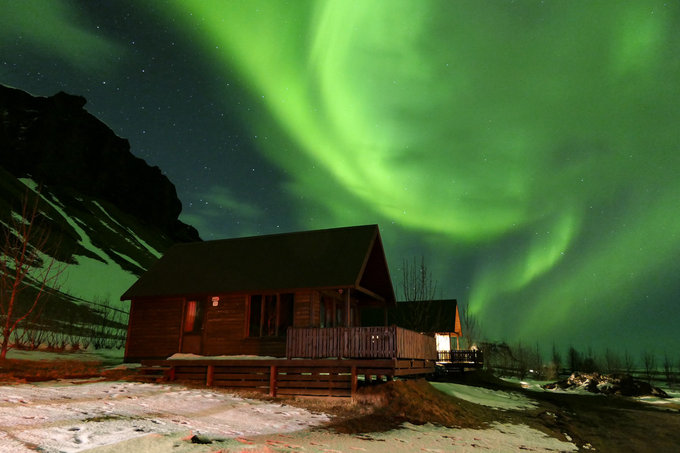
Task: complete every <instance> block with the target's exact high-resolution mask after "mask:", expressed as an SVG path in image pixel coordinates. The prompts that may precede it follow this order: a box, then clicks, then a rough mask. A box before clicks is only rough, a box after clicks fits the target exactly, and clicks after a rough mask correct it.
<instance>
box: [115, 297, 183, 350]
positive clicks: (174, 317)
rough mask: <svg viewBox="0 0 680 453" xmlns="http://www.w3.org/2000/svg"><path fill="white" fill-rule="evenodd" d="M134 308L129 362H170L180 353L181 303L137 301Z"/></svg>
mask: <svg viewBox="0 0 680 453" xmlns="http://www.w3.org/2000/svg"><path fill="white" fill-rule="evenodd" d="M131 304H132V305H131V307H130V320H129V324H128V337H127V343H126V346H125V361H126V362H136V361H139V360H141V359H145V358H166V357H168V356H170V355H172V354H174V353H176V352H177V351H178V350H179V341H180V332H181V324H182V306H183V301H182V300H181V299H172V300H167V299H166V300H142V301H140V300H133V301H132V302H131Z"/></svg>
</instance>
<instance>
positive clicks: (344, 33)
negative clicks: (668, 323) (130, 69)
mask: <svg viewBox="0 0 680 453" xmlns="http://www.w3.org/2000/svg"><path fill="white" fill-rule="evenodd" d="M678 6H679V5H678V4H677V3H674V4H673V5H672V6H665V5H664V3H661V2H654V3H649V2H634V3H633V2H630V3H626V4H625V6H621V5H620V4H618V2H614V3H612V2H597V3H595V4H593V3H592V2H578V4H577V3H576V2H569V3H567V2H547V4H544V3H543V2H540V3H539V2H520V4H519V5H518V4H515V3H509V2H489V3H484V4H482V3H481V2H476V1H469V2H447V1H443V2H439V1H437V2H433V1H393V2H390V7H389V8H388V7H386V6H385V3H384V2H377V1H369V2H365V1H357V2H350V1H345V0H337V1H328V2H308V3H304V2H294V3H293V4H288V3H284V2H268V1H265V2H259V3H257V4H254V2H246V3H240V2H239V3H226V4H225V3H222V2H217V3H209V2H199V3H198V4H197V3H195V2H180V3H178V4H177V9H176V11H174V13H177V12H180V13H181V12H182V11H184V12H187V11H191V12H192V15H191V16H188V15H187V14H184V17H187V21H188V23H187V25H189V26H190V27H191V29H193V30H195V32H196V33H199V34H200V35H201V37H202V39H203V43H204V45H205V49H206V50H205V51H206V52H211V53H212V54H213V58H215V59H218V60H220V61H223V63H224V65H225V67H234V66H235V67H237V68H238V69H239V71H241V73H242V74H243V77H244V79H245V80H247V81H248V88H249V89H250V91H251V93H252V95H253V96H257V97H261V98H262V99H263V102H264V104H265V106H266V113H267V115H266V116H265V115H262V112H258V115H259V116H256V115H253V117H252V118H251V121H252V122H253V123H254V124H255V126H254V130H259V131H270V135H269V136H267V137H269V138H270V139H269V140H268V141H267V142H266V143H265V144H263V145H262V146H261V148H260V149H261V152H263V153H265V154H266V155H267V156H268V157H269V158H270V159H271V160H272V161H273V162H275V163H276V164H277V165H279V166H281V167H283V168H285V169H286V171H287V172H289V173H290V174H291V175H293V176H292V180H293V182H292V183H291V185H290V187H289V190H290V191H292V192H293V193H297V194H298V195H300V196H305V197H307V198H310V197H311V198H312V199H313V201H316V202H317V203H318V204H319V205H320V206H323V207H325V208H326V211H325V212H323V213H322V214H319V215H317V216H315V217H316V218H322V219H324V221H323V222H318V221H313V222H310V224H309V227H321V226H326V225H327V224H328V223H331V224H332V223H334V222H337V223H347V222H350V221H351V220H352V219H355V218H357V217H358V218H362V219H364V218H365V219H375V218H379V219H381V222H396V223H398V224H399V225H401V226H402V227H404V228H405V229H408V230H411V231H414V232H420V233H426V234H430V235H434V236H435V237H436V238H437V239H436V243H435V244H432V245H431V246H432V247H433V248H435V247H440V246H442V247H445V248H447V247H448V248H450V250H456V249H463V250H471V249H483V250H485V251H486V253H487V254H488V255H487V256H486V257H483V258H481V259H478V260H477V261H476V262H475V263H471V264H474V265H475V269H474V271H473V273H472V277H473V279H472V281H471V282H469V285H470V288H471V290H470V299H469V304H470V309H471V311H472V312H473V313H475V314H476V315H477V316H478V318H479V319H480V320H482V321H481V322H482V324H483V325H484V327H485V331H486V333H487V334H489V331H491V332H495V335H497V336H498V337H499V338H507V337H514V338H525V339H529V340H530V339H534V338H542V339H545V338H550V337H552V338H555V336H557V337H559V338H564V336H565V335H566V334H568V332H569V331H580V330H581V329H582V328H584V327H586V328H587V327H592V328H595V326H601V327H602V328H604V327H606V326H605V325H606V324H609V323H614V324H615V325H616V324H617V323H620V324H619V325H620V329H621V331H626V332H628V334H627V335H623V336H629V335H631V336H633V337H635V340H637V341H642V342H643V343H644V339H643V338H640V336H639V334H636V333H635V331H636V330H637V331H639V330H640V327H639V326H637V324H638V323H646V322H654V320H655V319H656V317H655V316H651V317H649V318H647V317H646V316H645V315H644V314H643V313H642V314H640V313H638V314H637V315H636V316H640V317H639V318H638V319H633V320H631V319H628V320H618V319H617V317H618V315H622V314H625V315H626V316H631V313H630V310H631V309H632V308H633V305H637V307H636V308H635V311H639V312H644V311H646V310H647V309H649V308H652V307H654V306H655V305H657V304H659V303H661V304H666V303H668V302H670V301H650V300H649V297H650V296H651V297H657V295H658V293H659V292H658V291H657V289H652V290H651V293H649V294H645V290H644V288H648V287H649V285H650V282H652V281H655V280H656V279H655V278H654V277H655V276H657V277H658V276H660V275H664V274H668V277H669V278H671V279H672V278H673V277H674V276H675V277H677V266H678V265H677V259H678V250H679V249H680V236H679V235H678V233H677V232H678V231H679V230H680V216H679V215H678V212H677V209H678V201H679V198H680V197H679V196H680V178H678V177H677V175H678V174H679V172H680V157H679V156H680V153H679V152H680V149H679V145H680V140H679V137H678V129H677V124H678V120H679V119H680V115H679V113H680V111H679V108H678V105H679V102H678V101H679V100H680V96H679V95H680V83H679V82H680V64H679V62H680V58H679V57H680V33H679V31H680V22H679V21H678V19H679V15H678V13H679V11H680V8H678ZM227 24H228V25H227ZM277 127H278V128H279V129H280V130H279V131H278V133H277V131H276V129H277ZM271 136H278V137H279V138H278V139H275V140H272V139H271ZM282 149H286V150H287V152H285V153H283V152H281V150H282ZM310 162H313V163H315V164H316V165H317V166H320V167H321V171H314V172H313V173H314V174H310V173H312V172H310ZM325 181H332V183H327V182H325ZM329 216H330V217H331V218H332V219H333V221H331V222H328V220H327V218H328V217H329ZM383 219H384V220H383ZM369 221H370V220H369ZM398 242H399V239H398V238H395V237H391V238H389V243H390V245H393V244H395V243H398ZM388 250H389V247H388ZM509 252H510V253H509ZM669 270H674V271H673V272H669ZM671 282H672V280H671ZM667 283H668V282H667ZM662 284H663V283H662ZM671 284H672V285H674V286H675V294H674V295H675V296H677V282H674V283H671ZM636 288H637V290H636ZM640 289H642V291H640ZM671 294H672V293H671ZM666 296H667V297H668V296H669V295H668V294H666ZM650 306H651V307H650ZM508 311H512V312H514V313H508ZM670 314H671V315H672V316H673V317H675V319H676V320H677V315H678V311H677V309H673V310H672V312H671V313H670ZM605 315H606V317H607V318H608V319H607V320H606V322H604V323H603V322H602V319H600V318H601V317H603V316H605ZM667 315H668V314H661V316H662V317H664V316H667ZM612 318H613V319H612ZM508 320H513V321H516V322H517V324H516V325H515V324H514V323H509V322H507V321H508ZM565 322H567V323H568V324H569V325H571V327H567V328H565ZM574 326H578V327H576V328H575V327H574ZM636 326H637V327H636ZM609 328H610V329H613V330H614V331H615V330H616V326H610V327H609ZM646 328H647V327H645V328H644V330H646ZM668 333H670V332H668ZM492 335H494V334H492ZM597 336H599V334H598V333H597V330H596V331H595V335H594V336H591V338H590V341H596V339H597ZM629 338H630V337H629ZM609 339H610V338H609ZM622 339H623V338H622ZM530 341H531V340H530ZM574 341H578V340H576V339H574ZM645 346H649V347H651V346H652V345H651V344H646V345H645Z"/></svg>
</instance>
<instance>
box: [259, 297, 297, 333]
mask: <svg viewBox="0 0 680 453" xmlns="http://www.w3.org/2000/svg"><path fill="white" fill-rule="evenodd" d="M294 299H295V298H294V295H293V294H288V293H287V294H267V295H260V294H256V295H252V296H250V314H249V318H248V336H249V337H280V336H285V335H286V331H287V329H288V327H289V326H292V325H293V317H294V311H293V310H294Z"/></svg>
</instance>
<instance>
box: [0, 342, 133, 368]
mask: <svg viewBox="0 0 680 453" xmlns="http://www.w3.org/2000/svg"><path fill="white" fill-rule="evenodd" d="M124 354H125V350H124V349H122V348H121V349H95V347H94V346H92V345H90V346H89V347H88V348H87V349H81V350H79V351H76V352H73V351H65V352H53V351H47V350H45V349H38V350H35V351H28V350H23V349H10V350H9V351H7V358H8V359H23V360H41V361H49V360H60V361H64V360H82V361H94V362H102V363H104V364H120V363H123V355H124Z"/></svg>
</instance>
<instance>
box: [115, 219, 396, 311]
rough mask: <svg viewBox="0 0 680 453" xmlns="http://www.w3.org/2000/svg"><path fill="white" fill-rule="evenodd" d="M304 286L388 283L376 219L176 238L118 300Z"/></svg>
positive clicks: (382, 286)
mask: <svg viewBox="0 0 680 453" xmlns="http://www.w3.org/2000/svg"><path fill="white" fill-rule="evenodd" d="M304 288H317V289H323V288H328V289H332V288H355V289H358V290H360V291H361V292H362V294H368V295H370V296H372V297H377V298H378V299H383V300H384V301H386V302H387V303H388V304H390V305H392V304H394V301H395V298H394V290H393V288H392V280H391V279H390V274H389V269H388V267H387V261H386V259H385V252H384V250H383V246H382V241H381V239H380V232H379V230H378V226H377V225H365V226H355V227H345V228H333V229H327V230H315V231H303V232H296V233H285V234H274V235H267V236H253V237H244V238H236V239H223V240H217V241H206V242H192V243H185V244H177V245H174V246H173V247H171V248H170V249H168V251H167V252H166V253H165V255H164V256H163V257H162V258H161V259H160V260H159V261H158V262H156V264H155V265H154V266H152V267H151V269H149V270H148V271H147V272H146V273H145V274H144V275H142V276H141V277H140V278H139V280H137V282H136V283H135V284H134V285H132V286H131V287H130V289H128V290H127V291H126V292H125V293H124V294H123V295H122V296H121V300H127V299H143V298H157V297H198V296H209V295H216V294H228V293H239V292H244V293H253V292H260V291H261V292H265V291H284V290H289V291H290V290H296V289H304Z"/></svg>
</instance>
